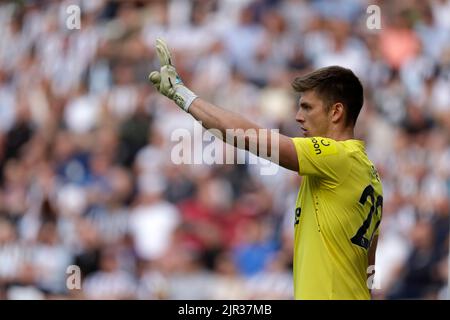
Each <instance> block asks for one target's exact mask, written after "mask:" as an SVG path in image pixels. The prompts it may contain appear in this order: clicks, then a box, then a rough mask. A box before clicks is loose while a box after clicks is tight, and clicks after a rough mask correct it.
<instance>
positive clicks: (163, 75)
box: [148, 39, 197, 112]
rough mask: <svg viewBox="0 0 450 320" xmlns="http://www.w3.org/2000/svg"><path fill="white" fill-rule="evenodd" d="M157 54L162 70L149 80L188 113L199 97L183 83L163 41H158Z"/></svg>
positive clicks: (153, 73)
mask: <svg viewBox="0 0 450 320" xmlns="http://www.w3.org/2000/svg"><path fill="white" fill-rule="evenodd" d="M156 53H157V54H158V58H159V62H160V64H161V70H160V72H158V71H153V72H152V73H150V74H149V76H148V78H149V80H150V81H151V82H152V83H153V85H154V86H155V88H156V90H158V91H159V92H160V93H161V94H163V95H165V96H166V97H168V98H169V99H171V100H173V101H174V102H175V103H176V104H177V105H178V106H179V107H180V108H182V109H183V110H184V111H186V112H188V111H189V107H190V106H191V104H192V102H193V101H194V100H195V99H196V98H197V95H196V94H195V93H193V92H192V91H191V90H189V89H188V88H187V87H186V86H185V85H184V84H183V81H181V79H180V77H179V76H178V73H177V71H176V69H175V67H174V66H173V65H172V58H171V56H170V52H169V49H168V48H167V45H166V43H165V42H164V40H162V39H156Z"/></svg>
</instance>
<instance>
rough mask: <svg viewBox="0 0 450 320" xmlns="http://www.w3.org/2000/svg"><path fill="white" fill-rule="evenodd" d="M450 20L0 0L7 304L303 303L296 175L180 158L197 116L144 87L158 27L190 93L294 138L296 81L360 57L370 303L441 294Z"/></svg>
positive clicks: (360, 11)
mask: <svg viewBox="0 0 450 320" xmlns="http://www.w3.org/2000/svg"><path fill="white" fill-rule="evenodd" d="M72 4H76V5H78V6H79V7H80V8H81V20H80V22H81V24H80V28H79V29H77V28H75V29H71V28H69V25H68V23H67V22H68V19H69V17H70V16H71V14H72V11H70V10H69V11H68V7H69V6H70V5H72ZM370 4H377V5H378V6H379V7H380V8H381V10H380V14H381V20H380V22H381V28H379V29H377V28H371V27H370V24H368V23H367V19H368V18H369V17H370V15H371V14H373V13H372V12H370V13H367V11H366V9H367V7H368V6H369V5H370ZM449 17H450V1H449V0H430V1H419V0H405V1H398V2H397V1H395V2H394V1H387V0H386V1H370V2H369V1H365V0H359V1H358V0H336V1H323V0H311V1H303V0H285V1H282V0H278V1H277V0H239V1H238V0H220V1H219V0H193V1H184V0H168V1H158V0H154V1H153V0H148V1H143V0H142V1H132V0H130V1H107V0H78V1H77V0H70V1H65V0H64V1H45V0H43V1H37V0H36V1H33V0H23V1H2V2H0V30H1V37H0V299H61V298H62V299H65V298H69V299H70V298H76V299H292V297H293V288H292V286H293V284H292V282H293V280H292V250H293V230H294V206H295V200H296V196H297V192H298V187H299V184H300V178H299V177H298V176H297V175H296V174H295V173H293V172H290V171H287V170H284V169H282V168H281V169H280V170H279V171H278V172H277V174H276V175H273V176H263V175H261V174H260V170H259V167H258V165H257V164H249V163H248V161H247V162H245V163H244V164H237V165H231V164H228V165H207V164H193V165H189V164H181V165H176V164H174V163H173V161H171V156H172V151H173V148H174V145H175V144H176V143H177V141H173V139H172V133H173V132H174V130H176V129H178V128H186V129H188V130H190V131H192V132H193V128H194V120H193V119H192V118H191V117H190V116H189V115H188V114H186V113H184V112H182V111H181V110H179V108H178V107H177V106H176V105H175V104H174V103H172V102H171V101H169V100H168V99H166V98H165V97H161V96H160V95H159V94H158V93H157V92H156V91H155V90H154V89H153V87H152V86H151V85H149V83H148V81H147V76H148V74H149V72H151V71H153V70H157V69H158V68H159V63H158V59H157V57H156V55H155V50H154V44H155V39H156V38H157V37H163V38H164V39H166V40H167V42H168V45H169V47H170V48H171V49H172V51H173V61H174V63H175V65H176V67H177V70H178V71H179V73H180V76H181V78H182V79H183V81H184V82H185V83H186V84H187V85H188V86H189V87H190V88H191V89H192V90H193V91H194V92H196V93H197V94H198V95H199V96H201V97H203V98H204V99H206V100H208V101H211V102H213V103H215V104H217V105H219V106H221V107H224V108H227V109H229V110H233V111H235V112H238V113H240V114H242V115H244V116H245V117H247V118H250V119H252V120H253V121H254V122H256V123H258V124H260V125H261V126H264V127H267V128H278V129H280V132H281V133H283V134H286V135H289V136H299V135H301V133H300V132H301V131H300V130H299V126H298V124H296V123H295V121H294V120H293V119H294V116H295V113H296V110H297V103H298V98H299V97H298V95H296V94H295V92H294V91H293V90H292V88H291V85H290V84H291V81H292V80H293V79H294V78H295V77H296V76H298V75H301V74H304V73H306V72H308V71H311V70H314V69H315V68H318V67H322V66H327V65H341V66H344V67H348V68H351V69H352V70H353V71H354V72H355V73H356V75H357V76H358V77H359V78H360V79H361V81H362V82H363V85H364V88H365V105H364V108H363V110H362V112H361V115H360V119H359V124H358V125H357V130H356V131H357V132H356V134H357V137H358V138H360V139H363V140H364V141H365V143H366V147H367V150H368V154H369V157H370V158H371V159H372V160H373V162H374V163H375V165H376V166H377V168H378V170H379V172H380V175H381V178H382V182H383V188H384V204H383V221H382V223H381V232H380V239H379V244H378V252H377V260H376V277H375V280H376V281H375V288H376V289H375V290H373V294H374V297H375V298H376V299H448V293H447V290H448V243H449V224H450V221H449V213H450V204H449V198H450V143H449V141H450V140H449V139H450V19H449ZM193 152H195V151H193ZM235 157H236V158H244V159H248V157H249V155H248V154H246V153H244V152H237V153H236V154H235ZM71 265H75V266H78V267H79V270H80V275H81V280H80V283H79V284H80V287H79V286H77V281H76V280H74V282H73V281H72V280H73V279H74V278H73V277H74V276H77V274H78V273H77V269H76V268H75V269H70V268H69V269H68V267H69V266H71ZM73 270H75V271H73ZM71 285H72V286H71ZM73 285H75V287H76V288H75V289H74V290H72V289H73ZM77 288H78V289H77Z"/></svg>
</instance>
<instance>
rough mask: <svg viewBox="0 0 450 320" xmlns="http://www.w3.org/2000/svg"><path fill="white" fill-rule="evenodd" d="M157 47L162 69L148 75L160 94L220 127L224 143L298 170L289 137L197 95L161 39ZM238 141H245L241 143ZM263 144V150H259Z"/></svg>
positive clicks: (204, 122)
mask: <svg viewBox="0 0 450 320" xmlns="http://www.w3.org/2000/svg"><path fill="white" fill-rule="evenodd" d="M156 51H157V53H158V57H159V60H160V63H161V70H160V72H157V71H153V72H152V73H151V74H150V75H149V79H150V81H151V82H152V83H153V85H154V86H155V88H156V89H157V90H158V91H159V92H160V93H161V94H163V95H165V96H166V97H168V98H169V99H171V100H173V101H174V102H175V103H176V104H177V105H178V106H179V107H180V108H181V109H183V110H184V111H186V112H189V113H190V114H191V115H192V116H193V117H194V118H195V119H196V120H199V121H201V123H202V125H203V127H205V128H206V129H216V130H218V131H220V133H221V135H220V138H222V140H223V141H225V142H226V143H229V144H231V145H233V146H235V147H237V148H241V149H245V150H248V151H250V152H252V153H254V154H256V155H257V156H261V157H263V158H265V159H268V160H270V161H274V159H276V161H275V162H276V163H277V164H279V165H280V166H282V167H284V168H286V169H289V170H293V171H296V172H298V160H297V153H296V151H295V147H294V144H293V142H292V140H291V139H290V138H289V137H287V136H285V135H282V134H278V133H275V132H274V131H271V130H268V129H263V128H261V127H260V126H258V125H257V124H255V123H253V122H251V121H249V120H247V119H245V118H244V117H242V116H241V115H239V114H236V113H234V112H231V111H228V110H225V109H223V108H220V107H218V106H215V105H213V104H211V103H209V102H207V101H204V100H202V99H201V98H199V97H197V95H195V94H194V93H193V92H192V91H191V90H189V89H188V88H187V87H186V86H185V85H184V84H183V82H182V81H181V79H180V77H179V76H178V74H177V72H176V69H175V67H174V66H173V65H172V59H171V56H170V52H169V50H168V48H167V45H166V44H165V42H164V41H163V40H160V39H158V40H156ZM252 129H253V130H252ZM230 132H232V134H230ZM239 141H243V142H244V143H242V144H241V143H239ZM255 146H256V147H255ZM263 148H265V150H266V152H261V150H262V149H263ZM271 150H275V152H277V151H278V156H275V157H274V155H273V154H271Z"/></svg>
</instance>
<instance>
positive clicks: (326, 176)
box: [292, 137, 351, 185]
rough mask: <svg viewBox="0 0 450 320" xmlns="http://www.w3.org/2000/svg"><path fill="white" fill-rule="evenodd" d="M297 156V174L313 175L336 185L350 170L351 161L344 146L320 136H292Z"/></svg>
mask: <svg viewBox="0 0 450 320" xmlns="http://www.w3.org/2000/svg"><path fill="white" fill-rule="evenodd" d="M292 140H293V142H294V146H295V150H296V152H297V158H298V167H299V171H298V174H299V175H301V176H314V177H317V178H320V179H322V180H324V181H327V182H329V183H330V184H331V185H338V184H339V183H341V182H342V180H343V179H344V178H345V177H346V176H347V174H348V173H349V171H350V169H351V168H350V167H351V163H350V161H349V157H348V154H347V152H346V151H345V149H344V147H343V146H342V145H341V144H339V143H338V142H337V141H335V140H333V139H328V138H322V137H312V138H292Z"/></svg>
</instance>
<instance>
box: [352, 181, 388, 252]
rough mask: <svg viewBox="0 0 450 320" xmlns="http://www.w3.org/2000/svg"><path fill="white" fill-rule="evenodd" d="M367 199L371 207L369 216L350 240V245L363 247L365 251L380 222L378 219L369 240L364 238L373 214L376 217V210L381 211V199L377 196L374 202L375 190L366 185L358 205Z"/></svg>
mask: <svg viewBox="0 0 450 320" xmlns="http://www.w3.org/2000/svg"><path fill="white" fill-rule="evenodd" d="M367 198H370V202H371V203H372V205H371V206H370V211H369V215H368V216H367V219H366V220H364V222H363V224H362V226H361V227H360V228H359V229H358V231H357V232H356V234H355V235H354V236H353V238H352V239H351V241H352V243H354V244H356V245H358V246H360V247H363V248H365V249H368V248H369V247H370V244H371V242H372V238H373V235H374V234H375V231H376V230H377V229H378V226H379V225H380V221H381V217H380V220H378V221H377V224H376V225H375V228H374V229H373V232H372V234H371V236H370V238H369V239H367V238H366V237H364V236H365V234H366V233H367V230H368V229H369V227H370V224H371V223H372V216H373V213H374V212H375V214H376V215H377V216H378V208H381V209H382V208H383V197H382V196H378V197H377V199H376V201H375V190H374V188H373V187H372V186H371V185H368V186H367V187H366V188H365V189H364V191H363V193H362V194H361V198H360V199H359V203H361V204H362V205H364V204H365V203H366V201H367Z"/></svg>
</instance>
